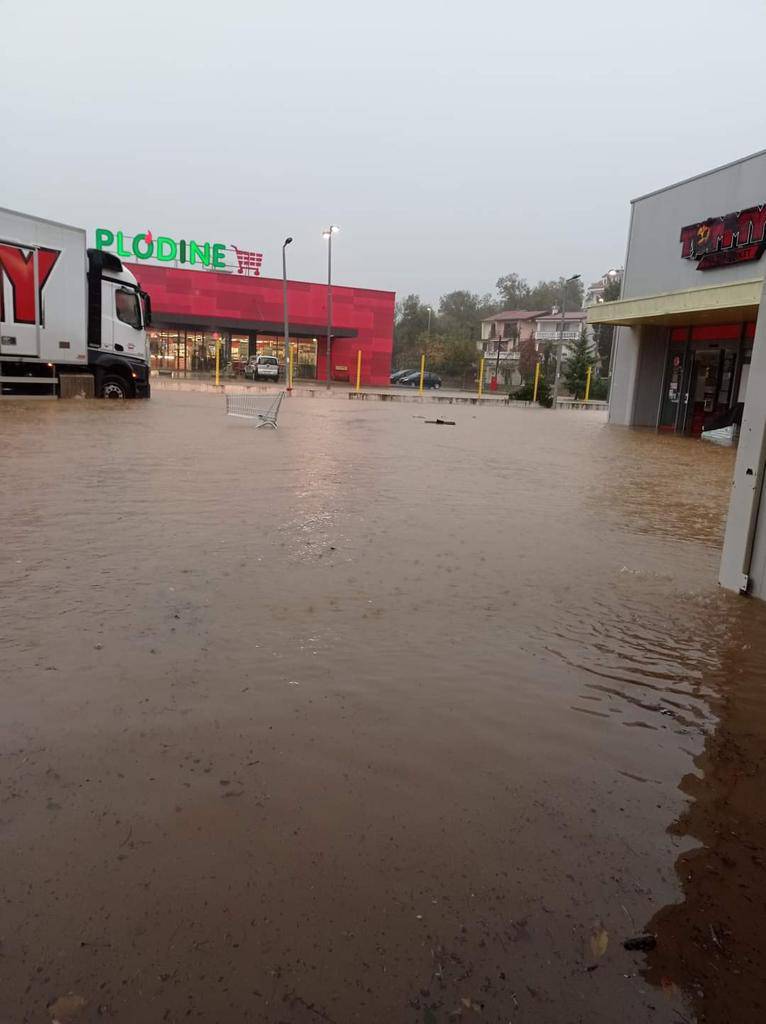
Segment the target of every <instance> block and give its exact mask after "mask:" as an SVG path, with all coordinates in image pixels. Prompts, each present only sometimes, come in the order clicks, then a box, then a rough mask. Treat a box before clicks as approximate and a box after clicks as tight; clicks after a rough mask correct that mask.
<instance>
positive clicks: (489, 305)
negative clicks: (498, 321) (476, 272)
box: [439, 291, 498, 342]
mask: <svg viewBox="0 0 766 1024" xmlns="http://www.w3.org/2000/svg"><path fill="white" fill-rule="evenodd" d="M497 311H498V307H497V303H496V302H494V301H493V299H492V296H491V295H477V294H476V293H475V292H468V291H455V292H448V293H447V294H446V295H442V297H441V299H440V300H439V327H440V329H441V330H442V332H443V333H444V335H445V336H446V337H448V338H453V339H458V338H462V339H470V340H472V341H474V342H477V341H478V340H479V338H480V337H481V322H482V320H483V319H484V318H485V317H488V316H491V315H492V314H493V313H497Z"/></svg>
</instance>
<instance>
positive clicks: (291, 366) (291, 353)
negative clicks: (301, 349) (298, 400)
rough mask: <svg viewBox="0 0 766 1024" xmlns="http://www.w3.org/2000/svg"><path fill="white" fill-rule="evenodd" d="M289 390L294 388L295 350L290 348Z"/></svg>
mask: <svg viewBox="0 0 766 1024" xmlns="http://www.w3.org/2000/svg"><path fill="white" fill-rule="evenodd" d="M289 390H290V391H292V390H293V350H292V347H291V348H290V387H289Z"/></svg>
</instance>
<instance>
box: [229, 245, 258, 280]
mask: <svg viewBox="0 0 766 1024" xmlns="http://www.w3.org/2000/svg"><path fill="white" fill-rule="evenodd" d="M232 249H233V250H234V252H235V254H236V256H237V273H238V274H246V275H247V274H252V275H253V277H260V276H261V264H262V263H263V253H262V252H249V251H248V250H247V249H238V248H237V247H236V245H232Z"/></svg>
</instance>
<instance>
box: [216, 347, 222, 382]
mask: <svg viewBox="0 0 766 1024" xmlns="http://www.w3.org/2000/svg"><path fill="white" fill-rule="evenodd" d="M220 383H221V339H220V338H216V339H215V386H216V387H218V386H219V385H220Z"/></svg>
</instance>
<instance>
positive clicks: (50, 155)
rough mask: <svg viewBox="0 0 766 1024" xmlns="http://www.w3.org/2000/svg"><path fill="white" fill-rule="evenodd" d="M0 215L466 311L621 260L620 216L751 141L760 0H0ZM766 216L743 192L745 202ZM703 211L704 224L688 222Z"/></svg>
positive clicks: (765, 124)
mask: <svg viewBox="0 0 766 1024" xmlns="http://www.w3.org/2000/svg"><path fill="white" fill-rule="evenodd" d="M0 14H1V17H0V39H1V40H2V41H1V42H0V104H2V114H3V131H2V136H1V137H2V143H0V152H1V159H0V168H2V170H1V171H0V182H2V188H1V189H0V205H2V206H8V207H11V208H14V209H20V210H26V211H28V212H31V213H36V214H40V215H42V216H47V217H51V218H53V219H55V220H62V221H66V222H70V223H74V224H77V225H79V226H82V227H87V228H88V229H89V230H90V231H92V230H93V229H94V228H95V227H97V226H106V227H112V228H123V229H124V230H125V231H127V232H129V233H130V234H133V233H134V232H136V231H143V230H145V229H147V228H149V229H151V230H152V231H153V232H154V233H155V234H168V235H171V236H174V237H185V238H196V239H200V240H211V241H222V242H226V243H230V242H234V243H236V244H238V245H239V246H240V247H243V248H253V249H258V250H261V251H263V252H264V254H265V259H264V268H263V271H264V274H266V275H268V276H279V275H280V273H281V265H280V255H279V253H280V247H281V243H282V239H283V238H284V236H285V235H286V234H291V235H293V236H294V238H295V242H294V244H293V246H292V247H291V251H290V276H291V277H296V278H302V279H307V280H322V278H323V276H324V274H325V258H326V257H325V248H324V245H325V243H324V242H323V241H322V238H321V229H322V227H323V226H324V225H325V224H326V223H328V222H330V221H333V222H335V223H337V224H339V225H340V226H341V228H342V232H341V234H340V235H339V236H338V237H337V239H336V244H335V246H334V255H335V256H336V260H335V267H336V278H337V280H338V282H339V283H343V284H357V285H362V286H368V287H376V288H388V289H394V290H396V291H397V293H398V294H399V295H400V296H401V295H404V294H406V293H408V292H410V291H416V292H419V293H420V294H421V295H422V296H423V297H424V298H425V299H427V300H430V301H435V300H436V299H437V298H438V297H439V295H441V294H442V293H444V292H447V291H450V290H452V289H455V288H470V289H472V290H475V291H481V292H484V291H491V290H493V289H494V285H495V281H496V280H497V278H498V277H499V276H500V275H501V274H504V273H508V272H510V271H513V270H515V271H517V272H519V273H521V274H523V275H524V276H526V277H528V278H529V279H530V280H532V281H535V280H537V279H538V278H540V277H554V276H558V275H559V274H571V273H576V272H581V273H582V274H583V276H584V277H586V278H588V279H591V278H593V277H596V276H598V275H600V274H601V273H602V272H603V271H605V270H607V269H608V268H609V267H610V266H613V265H620V264H622V262H623V259H624V248H625V238H626V232H627V225H628V212H629V208H628V201H629V199H630V198H631V197H632V196H635V195H637V194H640V193H643V192H646V191H649V190H651V189H653V188H656V187H659V186H661V185H664V184H668V183H670V182H671V181H674V180H676V179H678V178H683V177H686V176H688V175H690V174H694V173H696V172H698V171H701V170H705V169H707V168H709V167H712V166H715V165H717V164H720V163H724V162H726V161H728V160H732V159H735V158H736V157H739V156H743V155H745V154H747V153H750V152H753V151H754V150H757V149H760V148H762V147H764V146H766V109H765V108H764V98H765V97H766V85H764V78H763V68H762V61H761V58H760V54H761V51H762V49H763V47H762V42H763V39H764V38H766V3H764V0H733V2H729V3H722V2H720V0H642V2H640V3H639V2H636V3H624V2H623V3H619V2H618V3H614V2H610V3H601V2H596V0H583V2H581V3H575V2H561V0H529V2H526V3H518V2H514V0H472V2H465V0H463V2H460V3H458V2H452V0H438V2H437V0H409V2H402V0H385V2H381V3H375V4H371V3H364V2H360V0H325V2H321V0H316V2H306V0H281V3H276V2H273V0H272V2H270V3H269V4H268V5H266V4H263V3H261V2H259V0H217V2H206V3H204V4H202V3H198V2H195V0H153V2H151V3H147V2H145V0H131V2H128V3H125V4H117V5H115V4H107V3H103V2H96V0H68V2H66V3H64V2H61V0H34V2H29V3H27V4H23V5H22V4H20V3H19V2H18V0H0ZM764 199H766V182H764ZM716 212H725V211H715V210H711V211H709V213H711V214H712V213H716Z"/></svg>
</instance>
